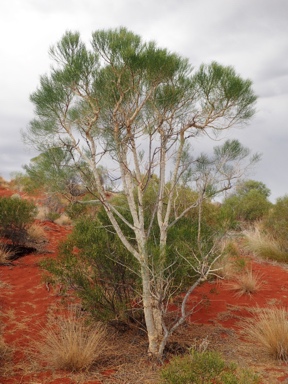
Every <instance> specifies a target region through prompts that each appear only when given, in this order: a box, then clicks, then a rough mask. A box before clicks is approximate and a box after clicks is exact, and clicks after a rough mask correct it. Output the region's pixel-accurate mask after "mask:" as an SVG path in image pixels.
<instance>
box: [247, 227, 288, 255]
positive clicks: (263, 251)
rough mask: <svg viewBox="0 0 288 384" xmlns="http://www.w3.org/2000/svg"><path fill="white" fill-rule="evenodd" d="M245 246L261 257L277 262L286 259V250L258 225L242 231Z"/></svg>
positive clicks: (287, 253)
mask: <svg viewBox="0 0 288 384" xmlns="http://www.w3.org/2000/svg"><path fill="white" fill-rule="evenodd" d="M244 235H245V242H246V244H245V248H246V249H247V250H248V251H251V252H253V253H254V254H255V255H256V256H258V257H261V258H263V259H268V260H275V261H279V262H287V261H288V252H287V251H285V250H284V249H283V247H282V246H281V244H280V243H279V242H278V241H277V238H276V240H275V238H273V237H272V236H271V235H268V234H266V233H265V232H264V230H262V228H261V227H260V226H259V225H258V226H255V227H254V228H253V229H250V230H247V231H244Z"/></svg>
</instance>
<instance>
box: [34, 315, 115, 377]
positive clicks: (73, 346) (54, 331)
mask: <svg viewBox="0 0 288 384" xmlns="http://www.w3.org/2000/svg"><path fill="white" fill-rule="evenodd" d="M42 336H43V337H44V340H43V341H42V342H41V341H37V342H35V346H36V348H37V350H38V351H39V353H40V358H41V361H44V362H46V363H47V364H48V366H49V367H51V368H54V369H64V370H67V371H72V372H77V371H83V370H88V369H89V368H90V367H91V366H92V364H93V363H94V362H95V361H97V359H99V357H101V356H102V354H103V352H104V351H105V349H106V348H107V343H106V330H105V328H104V326H103V325H102V324H100V323H90V324H88V323H87V319H86V318H85V317H84V316H83V315H82V314H81V313H80V312H79V311H77V310H72V311H70V314H69V315H68V316H67V317H59V318H54V319H52V320H50V321H49V323H48V325H47V327H46V328H45V329H43V331H42Z"/></svg>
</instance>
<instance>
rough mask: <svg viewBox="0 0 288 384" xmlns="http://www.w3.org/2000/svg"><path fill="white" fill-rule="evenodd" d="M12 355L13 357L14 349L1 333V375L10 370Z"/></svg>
mask: <svg viewBox="0 0 288 384" xmlns="http://www.w3.org/2000/svg"><path fill="white" fill-rule="evenodd" d="M1 328H2V326H1ZM1 331H2V329H1ZM11 357H12V350H11V348H9V347H8V346H7V344H6V343H5V342H4V340H3V337H2V335H0V374H1V375H3V374H5V372H6V371H9V370H10V367H9V363H10V361H11Z"/></svg>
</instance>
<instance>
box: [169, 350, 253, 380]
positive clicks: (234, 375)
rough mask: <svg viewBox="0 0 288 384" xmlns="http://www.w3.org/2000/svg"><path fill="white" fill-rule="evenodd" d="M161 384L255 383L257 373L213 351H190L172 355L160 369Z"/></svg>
mask: <svg viewBox="0 0 288 384" xmlns="http://www.w3.org/2000/svg"><path fill="white" fill-rule="evenodd" d="M162 383H163V384H191V383H195V384H203V383H205V384H256V383H260V380H259V378H258V376H257V375H255V374H254V373H252V372H251V371H249V370H243V369H240V368H239V367H238V366H237V365H236V364H234V363H227V362H226V361H225V360H224V359H223V358H222V357H221V355H220V354H219V353H217V352H215V351H205V352H196V351H194V350H192V351H191V353H190V354H188V355H186V356H184V357H179V356H178V357H174V358H173V359H171V361H170V362H169V364H168V365H167V366H166V367H164V369H163V370H162Z"/></svg>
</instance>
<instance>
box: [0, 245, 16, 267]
mask: <svg viewBox="0 0 288 384" xmlns="http://www.w3.org/2000/svg"><path fill="white" fill-rule="evenodd" d="M13 255H14V252H13V251H12V250H11V249H9V248H8V246H7V245H5V244H1V245H0V265H1V264H7V263H9V261H10V257H11V256H13Z"/></svg>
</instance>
